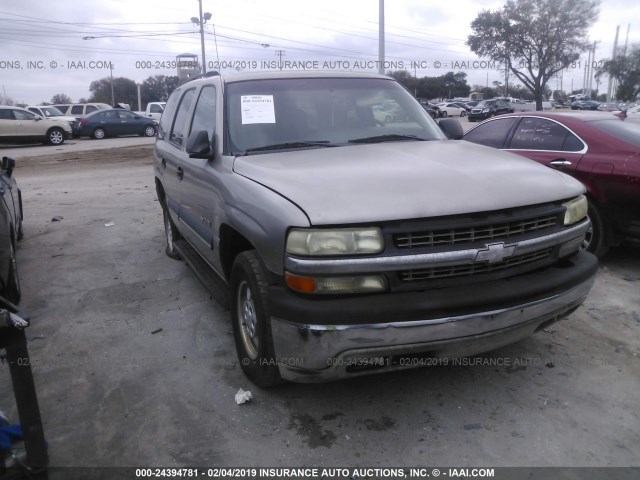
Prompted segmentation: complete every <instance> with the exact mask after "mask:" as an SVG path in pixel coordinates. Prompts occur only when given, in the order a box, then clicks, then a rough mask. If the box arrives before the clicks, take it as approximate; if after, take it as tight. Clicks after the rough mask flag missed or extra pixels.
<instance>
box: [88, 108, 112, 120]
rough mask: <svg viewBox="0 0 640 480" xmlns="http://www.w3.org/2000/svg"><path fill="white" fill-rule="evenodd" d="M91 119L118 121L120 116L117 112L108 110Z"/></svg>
mask: <svg viewBox="0 0 640 480" xmlns="http://www.w3.org/2000/svg"><path fill="white" fill-rule="evenodd" d="M91 118H94V119H96V120H116V119H117V118H118V114H117V113H116V111H115V110H107V111H106V112H100V113H96V114H95V115H93V116H92V117H91Z"/></svg>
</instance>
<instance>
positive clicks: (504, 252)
mask: <svg viewBox="0 0 640 480" xmlns="http://www.w3.org/2000/svg"><path fill="white" fill-rule="evenodd" d="M515 250H516V245H515V244H513V245H505V244H504V243H502V242H501V243H492V244H490V245H487V248H485V249H484V250H478V254H477V255H476V263H479V262H488V263H497V262H501V261H502V260H504V259H505V258H507V257H510V256H511V255H513V252H514V251H515Z"/></svg>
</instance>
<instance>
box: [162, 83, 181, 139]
mask: <svg viewBox="0 0 640 480" xmlns="http://www.w3.org/2000/svg"><path fill="white" fill-rule="evenodd" d="M181 93H182V92H181V91H180V90H176V91H174V92H173V93H172V94H171V96H170V97H169V100H167V105H166V107H165V109H164V113H163V114H162V117H161V118H160V126H159V127H158V138H162V139H163V140H166V136H167V134H168V133H169V130H170V129H171V122H172V121H173V115H174V113H175V111H176V108H178V102H179V101H180V95H181Z"/></svg>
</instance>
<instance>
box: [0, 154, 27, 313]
mask: <svg viewBox="0 0 640 480" xmlns="http://www.w3.org/2000/svg"><path fill="white" fill-rule="evenodd" d="M15 166H16V161H15V160H14V159H13V158H9V157H2V164H1V165H0V195H2V202H0V296H2V297H4V298H6V299H7V300H9V301H10V302H12V303H15V304H17V303H18V302H19V301H20V278H19V277H18V267H17V264H16V244H17V242H18V240H20V239H21V238H22V217H23V215H22V195H21V193H20V189H19V188H18V185H17V184H16V180H15V179H14V178H13V169H14V168H15Z"/></svg>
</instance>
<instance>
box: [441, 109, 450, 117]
mask: <svg viewBox="0 0 640 480" xmlns="http://www.w3.org/2000/svg"><path fill="white" fill-rule="evenodd" d="M448 116H449V113H447V111H446V110H444V111H443V112H442V118H447V117H448Z"/></svg>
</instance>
